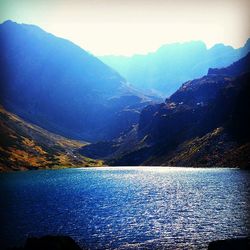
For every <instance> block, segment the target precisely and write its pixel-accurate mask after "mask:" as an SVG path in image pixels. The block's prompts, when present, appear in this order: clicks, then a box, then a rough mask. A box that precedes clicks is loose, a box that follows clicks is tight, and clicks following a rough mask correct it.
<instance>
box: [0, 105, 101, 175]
mask: <svg viewBox="0 0 250 250" xmlns="http://www.w3.org/2000/svg"><path fill="white" fill-rule="evenodd" d="M85 144H86V143H84V142H81V141H74V140H69V139H67V138H64V137H62V136H59V135H56V134H52V133H49V132H48V131H46V130H44V129H42V128H40V127H38V126H35V125H34V124H31V123H28V122H25V121H24V120H23V119H21V118H20V117H18V116H16V115H14V114H12V113H10V112H7V111H6V110H5V109H4V108H3V107H0V155H1V158H0V172H1V171H11V170H13V171H16V170H25V169H26V170H27V169H44V168H46V169H49V168H62V167H77V166H81V167H83V166H101V165H102V162H101V161H96V160H92V159H90V158H87V157H84V156H82V155H80V154H79V153H78V149H79V148H80V147H82V146H83V145H85Z"/></svg>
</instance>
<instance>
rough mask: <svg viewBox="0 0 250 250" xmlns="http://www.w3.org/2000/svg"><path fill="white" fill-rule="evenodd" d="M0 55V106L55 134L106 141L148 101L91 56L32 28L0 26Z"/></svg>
mask: <svg viewBox="0 0 250 250" xmlns="http://www.w3.org/2000/svg"><path fill="white" fill-rule="evenodd" d="M0 51H1V58H0V67H1V69H2V70H1V72H0V79H1V80H0V81H1V85H0V101H1V104H2V105H3V106H4V107H5V108H6V109H7V110H10V111H11V112H13V113H15V114H18V115H19V116H21V117H22V118H24V119H25V120H27V121H30V122H32V123H35V124H37V125H39V126H41V127H43V128H45V129H47V130H49V131H52V132H55V133H57V134H61V135H64V136H67V137H71V138H75V139H84V140H89V141H98V140H100V139H112V138H113V137H117V136H118V135H119V134H120V133H122V132H123V131H126V130H130V129H131V127H132V126H133V125H134V124H136V123H137V122H138V119H139V110H140V109H142V108H143V107H144V106H145V105H146V104H147V103H148V102H149V101H150V98H148V97H145V96H144V95H142V94H140V93H139V92H138V91H136V90H134V89H132V88H131V87H129V86H128V85H127V83H126V80H125V79H124V78H123V77H121V76H120V75H119V74H118V73H117V72H115V71H114V70H113V69H111V68H110V67H108V66H106V65H105V64H104V63H102V62H101V61H100V60H99V59H97V58H96V57H94V56H93V55H91V54H89V53H87V52H86V51H84V50H83V49H81V48H80V47H78V46H77V45H75V44H73V43H72V42H70V41H68V40H65V39H62V38H58V37H55V36H53V35H52V34H49V33H47V32H45V31H43V30H42V29H40V28H39V27H37V26H34V25H26V24H17V23H14V22H12V21H6V22H4V23H3V24H1V25H0Z"/></svg>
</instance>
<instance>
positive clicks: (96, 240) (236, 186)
mask: <svg viewBox="0 0 250 250" xmlns="http://www.w3.org/2000/svg"><path fill="white" fill-rule="evenodd" d="M0 178H1V190H2V194H1V198H0V199H1V216H2V219H3V220H4V222H5V223H4V225H3V226H2V231H3V232H2V239H1V241H2V244H5V245H11V244H22V242H23V241H24V239H25V238H26V237H27V236H41V235H45V234H62V235H70V236H72V237H73V238H74V239H75V240H76V241H77V242H78V243H79V244H80V245H82V246H87V247H88V248H90V249H135V248H137V249H164V248H165V249H187V248H188V249H192V247H193V248H195V249H203V248H206V247H207V245H208V242H210V241H212V240H216V239H225V238H231V237H239V236H247V235H249V232H250V218H249V217H248V211H249V205H248V204H249V203H248V201H249V197H250V182H249V180H250V174H249V172H246V171H240V170H236V169H194V168H163V167H140V168H138V167H137V168H136V167H119V168H118V167H106V168H91V169H65V170H57V171H30V172H22V173H21V172H19V173H9V174H2V175H1V176H0Z"/></svg>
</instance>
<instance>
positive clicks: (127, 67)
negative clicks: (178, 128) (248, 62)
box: [99, 39, 250, 96]
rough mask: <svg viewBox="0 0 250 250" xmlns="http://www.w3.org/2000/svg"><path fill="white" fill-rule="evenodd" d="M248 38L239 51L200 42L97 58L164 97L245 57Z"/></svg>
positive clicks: (134, 84) (220, 45) (135, 84)
mask: <svg viewBox="0 0 250 250" xmlns="http://www.w3.org/2000/svg"><path fill="white" fill-rule="evenodd" d="M249 51H250V39H249V40H248V41H247V42H246V44H245V45H244V46H243V47H242V48H239V49H234V48H233V47H231V46H226V45H224V44H216V45H214V46H213V47H212V48H209V49H208V48H207V47H206V45H205V43H203V42H201V41H192V42H186V43H173V44H166V45H163V46H162V47H160V48H159V49H158V50H156V51H155V52H152V53H149V54H146V55H134V56H131V57H125V56H112V55H110V56H103V57H99V58H100V59H101V60H102V61H103V62H105V63H106V64H107V65H109V66H111V67H112V68H114V69H115V70H117V72H119V73H120V74H121V75H122V76H124V77H125V78H126V79H127V80H128V81H129V82H130V83H131V84H132V85H133V86H135V87H137V88H139V89H142V90H144V91H145V90H147V91H149V92H150V91H153V92H156V93H159V94H161V95H164V96H169V95H171V94H173V93H174V92H175V91H176V90H177V89H178V88H179V87H180V86H181V84H182V83H183V82H185V81H188V80H192V79H194V78H198V77H201V76H203V75H205V74H207V71H208V69H209V68H221V67H225V66H228V65H230V64H231V63H233V62H234V61H237V60H239V59H240V58H242V57H244V56H246V54H247V53H248V52H249Z"/></svg>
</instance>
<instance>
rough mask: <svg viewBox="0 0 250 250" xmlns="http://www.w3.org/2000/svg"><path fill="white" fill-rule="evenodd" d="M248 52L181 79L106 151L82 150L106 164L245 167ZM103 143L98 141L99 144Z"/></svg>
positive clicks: (248, 151) (249, 139) (249, 138)
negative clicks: (194, 76)
mask: <svg viewBox="0 0 250 250" xmlns="http://www.w3.org/2000/svg"><path fill="white" fill-rule="evenodd" d="M249 65H250V54H248V55H247V56H246V57H245V58H243V59H241V60H239V61H237V62H235V63H234V64H232V65H230V66H229V67H227V68H223V69H209V73H208V74H207V75H206V76H203V77H202V78H199V79H195V80H192V81H188V82H186V83H184V84H183V85H182V86H181V88H180V89H179V90H178V91H176V92H175V93H174V94H173V95H172V96H171V97H170V98H168V99H166V101H165V103H161V104H156V105H149V106H147V107H146V108H144V109H143V110H142V112H141V115H140V121H139V124H138V126H134V128H133V129H132V130H131V131H130V132H129V133H127V134H126V135H124V136H122V137H119V138H118V139H116V140H113V141H112V142H108V143H107V147H106V148H108V150H107V152H104V150H100V151H98V150H97V151H98V152H96V149H98V147H100V143H99V144H93V145H89V146H86V147H83V148H82V149H81V152H82V153H86V155H88V156H89V157H90V156H91V157H100V158H103V159H106V160H107V162H108V163H109V164H111V165H173V166H198V167H215V166H217V167H237V166H239V167H242V168H248V167H249V166H250V157H249V156H250V131H249V128H250V123H249V121H250V111H249V107H250V69H249ZM104 145H105V143H104V142H102V148H104Z"/></svg>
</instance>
